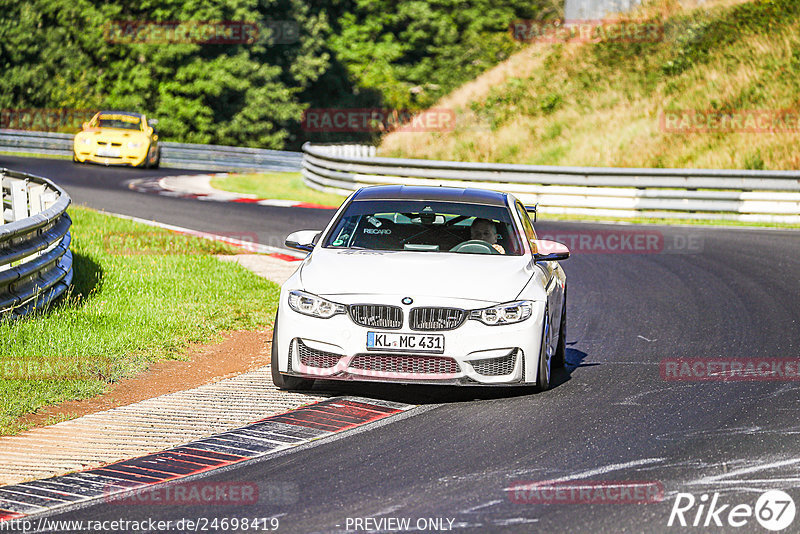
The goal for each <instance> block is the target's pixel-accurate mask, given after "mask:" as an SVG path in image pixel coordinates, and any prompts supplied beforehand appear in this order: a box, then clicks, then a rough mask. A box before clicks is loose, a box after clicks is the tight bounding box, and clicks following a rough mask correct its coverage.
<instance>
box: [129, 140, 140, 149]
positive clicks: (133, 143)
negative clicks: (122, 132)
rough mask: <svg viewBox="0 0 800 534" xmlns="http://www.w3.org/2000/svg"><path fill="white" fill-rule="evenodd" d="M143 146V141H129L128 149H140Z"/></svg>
mask: <svg viewBox="0 0 800 534" xmlns="http://www.w3.org/2000/svg"><path fill="white" fill-rule="evenodd" d="M140 146H142V142H141V141H128V148H139V147H140Z"/></svg>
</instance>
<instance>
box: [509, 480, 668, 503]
mask: <svg viewBox="0 0 800 534" xmlns="http://www.w3.org/2000/svg"><path fill="white" fill-rule="evenodd" d="M506 491H507V493H508V498H509V500H510V501H511V502H513V503H514V504H650V503H658V502H661V501H663V500H664V485H663V484H662V483H661V482H659V481H657V480H583V481H578V480H571V481H548V480H540V481H516V482H514V483H513V484H511V486H510V487H508V488H506Z"/></svg>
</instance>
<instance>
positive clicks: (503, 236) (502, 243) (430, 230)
mask: <svg viewBox="0 0 800 534" xmlns="http://www.w3.org/2000/svg"><path fill="white" fill-rule="evenodd" d="M520 243H521V241H520V236H519V234H518V232H517V230H516V228H515V226H514V224H513V222H512V219H511V214H510V212H509V210H508V209H507V208H506V207H502V206H487V205H483V204H466V203H461V202H430V201H425V200H380V201H354V202H352V203H350V205H349V206H348V207H347V208H346V210H345V212H344V213H343V214H342V216H341V217H340V218H339V220H338V221H337V223H336V226H335V227H334V229H333V231H332V232H331V233H330V234H329V235H328V238H327V239H326V241H325V243H324V244H323V246H324V247H326V248H358V249H368V250H393V251H400V250H404V251H417V252H460V253H467V254H505V255H511V256H519V255H521V254H522V246H521V244H520Z"/></svg>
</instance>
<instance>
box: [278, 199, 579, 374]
mask: <svg viewBox="0 0 800 534" xmlns="http://www.w3.org/2000/svg"><path fill="white" fill-rule="evenodd" d="M286 245H287V246H289V247H292V248H295V249H298V250H302V251H305V252H308V256H307V257H306V258H305V259H304V260H303V261H302V263H301V264H300V266H299V267H298V269H297V270H296V271H295V273H294V274H293V275H292V276H291V278H289V279H288V280H287V281H286V283H284V285H283V287H282V288H281V295H280V302H279V305H278V313H277V317H276V319H275V326H274V330H273V337H272V364H271V365H272V378H273V381H274V382H275V384H276V385H277V386H278V387H280V388H283V389H307V388H309V387H310V386H311V385H312V384H313V382H314V380H315V379H325V380H357V381H384V382H399V383H415V384H454V385H534V386H536V387H537V388H538V389H539V390H546V389H548V387H549V386H550V377H551V370H552V369H554V368H557V367H560V366H563V365H564V353H565V341H566V339H565V336H566V299H567V291H566V276H565V274H564V271H563V269H562V268H561V266H560V265H559V263H558V261H559V260H564V259H566V258H568V257H569V250H568V249H567V247H566V246H564V245H562V244H560V243H555V242H552V241H543V240H538V239H537V238H536V232H535V231H534V227H533V223H532V222H531V219H530V217H529V215H528V211H527V210H526V208H525V206H523V205H522V203H521V202H520V201H519V200H517V199H516V198H514V197H513V196H512V195H510V194H506V193H499V192H496V191H488V190H483V189H471V188H470V189H459V188H451V187H415V186H373V187H365V188H362V189H360V190H359V191H357V192H355V193H353V194H352V195H351V196H350V197H349V198H348V199H347V200H346V201H345V202H344V203H343V204H342V206H341V207H340V208H339V209H338V211H337V212H336V214H335V215H334V216H333V218H332V220H331V222H330V223H329V224H328V227H327V228H325V229H324V230H322V231H319V230H302V231H298V232H295V233H293V234H291V235H290V236H288V237H287V238H286Z"/></svg>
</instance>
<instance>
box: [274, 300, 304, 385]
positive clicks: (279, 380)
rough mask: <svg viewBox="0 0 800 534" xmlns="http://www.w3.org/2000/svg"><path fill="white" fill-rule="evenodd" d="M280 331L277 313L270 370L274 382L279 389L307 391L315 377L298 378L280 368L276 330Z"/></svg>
mask: <svg viewBox="0 0 800 534" xmlns="http://www.w3.org/2000/svg"><path fill="white" fill-rule="evenodd" d="M277 331H278V316H277V314H276V315H275V324H274V325H273V327H272V352H271V356H270V362H269V366H270V370H271V371H272V382H273V383H274V384H275V386H276V387H277V388H278V389H283V390H287V389H293V390H298V391H306V390H309V389H311V386H313V385H314V379H313V378H298V377H296V376H287V375H285V374H283V373H281V372H280V371H279V370H278V344H277V343H275V332H277Z"/></svg>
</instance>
